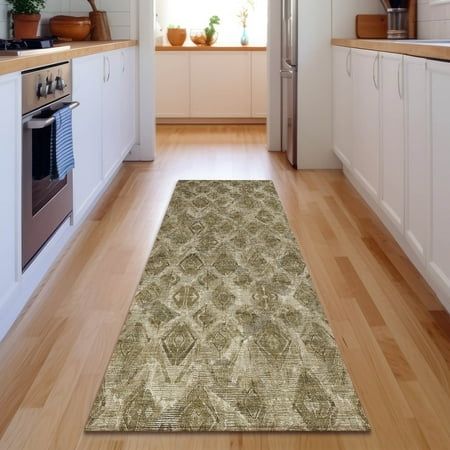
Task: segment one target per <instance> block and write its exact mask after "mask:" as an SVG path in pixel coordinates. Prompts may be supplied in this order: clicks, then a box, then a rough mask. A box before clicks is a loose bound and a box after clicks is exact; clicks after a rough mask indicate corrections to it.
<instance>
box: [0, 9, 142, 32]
mask: <svg viewBox="0 0 450 450" xmlns="http://www.w3.org/2000/svg"><path fill="white" fill-rule="evenodd" d="M136 1H137V0H97V7H98V8H99V9H101V10H104V11H107V12H108V18H109V24H110V26H111V33H112V37H113V39H129V38H130V37H131V35H132V30H131V22H132V18H131V10H132V4H134V3H136ZM90 10H91V7H90V5H89V3H88V2H87V0H47V6H46V8H45V10H44V11H43V13H42V34H46V33H47V24H48V20H49V18H50V17H52V16H56V15H59V14H66V15H71V16H87V15H88V14H89V11H90ZM7 11H8V4H7V3H6V1H5V0H0V38H5V37H6V36H7V35H8V25H7Z"/></svg>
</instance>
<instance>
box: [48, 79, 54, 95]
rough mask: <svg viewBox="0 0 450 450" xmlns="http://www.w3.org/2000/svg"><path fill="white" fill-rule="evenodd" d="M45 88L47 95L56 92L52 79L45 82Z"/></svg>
mask: <svg viewBox="0 0 450 450" xmlns="http://www.w3.org/2000/svg"><path fill="white" fill-rule="evenodd" d="M47 87H48V93H49V94H54V93H55V90H56V81H54V80H52V79H50V80H47Z"/></svg>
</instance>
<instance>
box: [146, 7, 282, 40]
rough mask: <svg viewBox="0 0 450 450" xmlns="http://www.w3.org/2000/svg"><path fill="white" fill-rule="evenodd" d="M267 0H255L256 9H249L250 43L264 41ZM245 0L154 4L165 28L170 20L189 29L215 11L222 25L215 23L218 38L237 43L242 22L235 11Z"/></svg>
mask: <svg viewBox="0 0 450 450" xmlns="http://www.w3.org/2000/svg"><path fill="white" fill-rule="evenodd" d="M267 1H268V0H255V10H254V11H251V12H250V14H251V15H250V18H249V22H248V34H249V37H250V43H253V44H265V43H266V42H267ZM271 1H273V0H271ZM276 1H279V0H276ZM244 4H245V0H226V1H224V0H208V1H205V0H189V1H187V0H156V5H155V6H156V13H157V14H158V18H159V23H160V25H161V27H162V28H163V30H164V32H165V30H166V28H167V26H168V25H169V24H172V25H179V26H181V27H183V28H187V29H188V30H189V29H191V28H204V27H205V26H206V25H207V24H208V20H209V18H210V17H211V16H213V15H217V16H219V17H220V19H221V25H220V26H219V27H218V31H219V42H223V43H239V41H240V38H241V34H242V26H241V25H240V22H239V19H238V18H237V14H238V13H239V11H240V9H241V8H242V5H244Z"/></svg>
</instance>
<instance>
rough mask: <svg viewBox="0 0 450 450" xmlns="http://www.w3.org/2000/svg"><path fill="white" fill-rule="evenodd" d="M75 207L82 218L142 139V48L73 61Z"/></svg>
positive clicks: (77, 216)
mask: <svg viewBox="0 0 450 450" xmlns="http://www.w3.org/2000/svg"><path fill="white" fill-rule="evenodd" d="M72 65H73V95H72V96H73V99H74V100H76V101H79V102H80V107H79V108H77V109H76V110H74V114H73V120H74V131H73V133H74V151H75V170H74V209H75V211H74V212H75V220H78V219H82V217H83V216H84V215H85V213H86V212H87V211H88V210H89V209H90V207H91V206H92V203H93V202H94V201H95V199H96V197H97V196H98V194H99V193H100V192H101V190H102V189H103V188H104V186H105V184H106V183H107V182H108V181H109V180H110V179H111V177H112V175H113V174H114V173H115V171H116V170H117V168H118V166H119V165H120V164H121V162H122V161H123V159H124V157H125V156H126V154H127V153H128V152H129V151H130V150H131V147H132V146H133V145H134V144H135V142H136V122H137V121H136V68H135V67H136V50H135V49H134V48H127V49H124V50H116V51H113V52H108V53H104V54H98V55H93V56H87V57H83V58H77V59H74V60H73V63H72Z"/></svg>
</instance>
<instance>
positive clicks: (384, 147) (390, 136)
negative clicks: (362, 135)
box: [380, 53, 405, 233]
mask: <svg viewBox="0 0 450 450" xmlns="http://www.w3.org/2000/svg"><path fill="white" fill-rule="evenodd" d="M380 61H381V66H380V68H381V70H380V73H381V122H382V124H381V130H382V133H381V158H380V168H381V189H380V198H381V207H382V208H383V210H384V213H385V214H386V215H387V217H388V218H389V219H390V222H391V223H392V224H393V225H394V226H395V227H396V228H397V230H398V231H399V232H401V233H403V226H404V214H405V213H404V211H405V108H404V98H405V84H404V66H403V56H402V55H395V54H392V53H381V54H380Z"/></svg>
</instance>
